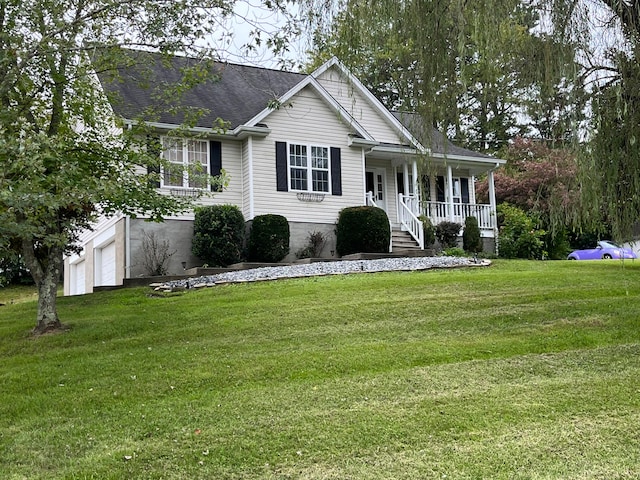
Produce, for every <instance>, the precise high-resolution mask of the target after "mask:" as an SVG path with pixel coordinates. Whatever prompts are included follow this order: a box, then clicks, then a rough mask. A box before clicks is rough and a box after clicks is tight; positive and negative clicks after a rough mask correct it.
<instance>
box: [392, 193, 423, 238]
mask: <svg viewBox="0 0 640 480" xmlns="http://www.w3.org/2000/svg"><path fill="white" fill-rule="evenodd" d="M419 212H420V204H419V203H418V201H417V198H416V197H413V196H411V195H403V194H402V193H399V194H398V214H399V216H400V224H401V225H402V227H403V228H404V229H405V230H406V231H407V232H409V234H410V235H411V236H412V237H413V239H414V240H415V241H416V242H418V245H419V246H420V249H421V250H422V249H424V230H423V228H422V222H421V221H420V219H419V218H418V215H419Z"/></svg>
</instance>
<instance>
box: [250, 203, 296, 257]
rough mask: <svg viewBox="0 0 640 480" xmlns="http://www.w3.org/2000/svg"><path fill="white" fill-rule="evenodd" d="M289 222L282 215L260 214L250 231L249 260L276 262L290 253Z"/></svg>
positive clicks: (254, 220)
mask: <svg viewBox="0 0 640 480" xmlns="http://www.w3.org/2000/svg"><path fill="white" fill-rule="evenodd" d="M289 237H290V232H289V222H288V221H287V219H286V218H285V217H283V216H282V215H271V214H269V215H258V216H257V217H255V218H254V219H253V223H252V224H251V232H250V233H249V242H248V243H249V244H248V248H249V260H251V261H254V262H269V263H275V262H279V261H280V260H282V259H283V258H284V257H286V256H287V254H288V253H289Z"/></svg>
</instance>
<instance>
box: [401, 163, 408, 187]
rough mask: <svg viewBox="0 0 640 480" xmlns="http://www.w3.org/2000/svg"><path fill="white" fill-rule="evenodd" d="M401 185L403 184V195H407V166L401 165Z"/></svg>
mask: <svg viewBox="0 0 640 480" xmlns="http://www.w3.org/2000/svg"><path fill="white" fill-rule="evenodd" d="M402 183H404V185H403V186H404V194H405V195H409V166H408V165H407V164H406V163H403V164H402Z"/></svg>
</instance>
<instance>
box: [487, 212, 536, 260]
mask: <svg viewBox="0 0 640 480" xmlns="http://www.w3.org/2000/svg"><path fill="white" fill-rule="evenodd" d="M498 223H499V229H500V232H499V235H498V252H499V255H500V256H501V257H503V258H527V259H530V260H541V259H543V258H545V257H546V252H545V250H544V235H545V231H544V230H541V229H539V228H538V226H537V222H536V221H535V220H534V219H533V218H532V217H531V216H530V215H529V214H527V213H526V212H525V211H524V210H522V209H521V208H518V207H516V206H513V205H509V204H508V203H503V204H501V205H498Z"/></svg>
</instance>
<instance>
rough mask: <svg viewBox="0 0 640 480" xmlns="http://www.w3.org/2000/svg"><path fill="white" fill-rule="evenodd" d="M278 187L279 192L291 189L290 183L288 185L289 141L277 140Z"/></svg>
mask: <svg viewBox="0 0 640 480" xmlns="http://www.w3.org/2000/svg"><path fill="white" fill-rule="evenodd" d="M276 188H277V190H278V191H279V192H287V191H289V185H287V142H276Z"/></svg>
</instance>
